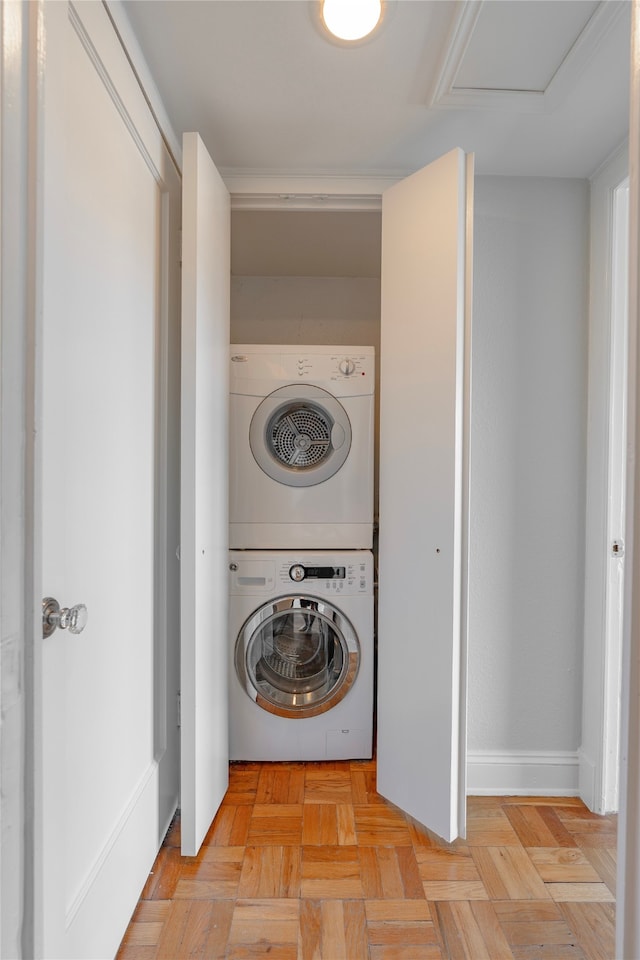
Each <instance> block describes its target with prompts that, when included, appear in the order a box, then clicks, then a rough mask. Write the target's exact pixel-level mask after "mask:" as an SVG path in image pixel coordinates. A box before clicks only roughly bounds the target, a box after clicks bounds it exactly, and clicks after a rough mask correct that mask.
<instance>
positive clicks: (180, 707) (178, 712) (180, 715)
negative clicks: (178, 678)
mask: <svg viewBox="0 0 640 960" xmlns="http://www.w3.org/2000/svg"><path fill="white" fill-rule="evenodd" d="M181 711H182V704H181V703H180V691H179V690H178V693H177V694H176V713H177V718H178V722H177V726H178V727H180V726H181V724H182V713H181Z"/></svg>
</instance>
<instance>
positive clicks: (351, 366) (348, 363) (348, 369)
mask: <svg viewBox="0 0 640 960" xmlns="http://www.w3.org/2000/svg"><path fill="white" fill-rule="evenodd" d="M338 369H339V370H340V373H344V375H345V377H350V376H351V374H352V373H355V369H356V365H355V363H354V362H353V360H350V359H349V357H345V359H344V360H341V361H340V363H339V364H338Z"/></svg>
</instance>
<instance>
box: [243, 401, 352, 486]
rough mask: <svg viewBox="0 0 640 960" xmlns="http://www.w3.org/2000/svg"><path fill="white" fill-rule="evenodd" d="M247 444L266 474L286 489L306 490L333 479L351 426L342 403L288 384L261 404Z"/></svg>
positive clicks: (347, 446) (345, 453) (345, 451)
mask: <svg viewBox="0 0 640 960" xmlns="http://www.w3.org/2000/svg"><path fill="white" fill-rule="evenodd" d="M249 444H250V446H251V452H252V453H253V456H254V458H255V461H256V463H257V464H258V466H259V467H260V468H261V470H263V471H264V472H265V473H266V474H267V476H269V477H271V478H272V479H273V480H277V481H278V483H284V484H286V485H287V486H290V487H311V486H314V485H315V484H317V483H322V482H323V481H324V480H328V479H329V478H330V477H332V476H334V474H336V473H337V472H338V470H339V469H340V467H341V466H342V464H343V463H344V462H345V460H346V459H347V457H348V455H349V450H350V448H351V424H350V422H349V417H348V416H347V413H346V410H345V409H344V407H343V406H342V404H341V403H340V402H339V401H338V400H337V399H336V398H335V397H333V396H332V395H331V394H330V393H328V392H327V391H326V390H323V389H322V388H321V387H316V386H313V385H311V384H305V385H303V384H295V383H294V384H290V385H287V386H285V387H280V388H279V389H278V390H274V391H273V393H270V394H269V396H268V397H265V399H264V400H263V401H262V403H261V404H260V406H259V407H258V409H257V410H256V412H255V413H254V415H253V418H252V420H251V426H250V428H249Z"/></svg>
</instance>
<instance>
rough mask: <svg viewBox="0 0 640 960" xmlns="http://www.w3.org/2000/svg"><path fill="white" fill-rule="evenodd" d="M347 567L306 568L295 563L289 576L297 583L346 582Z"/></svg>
mask: <svg viewBox="0 0 640 960" xmlns="http://www.w3.org/2000/svg"><path fill="white" fill-rule="evenodd" d="M346 569H347V568H346V567H304V566H303V565H302V564H301V563H294V564H293V566H292V567H291V569H290V570H289V576H290V577H291V579H292V580H295V582H296V583H301V582H302V581H303V580H344V579H345V578H346V575H347V574H346Z"/></svg>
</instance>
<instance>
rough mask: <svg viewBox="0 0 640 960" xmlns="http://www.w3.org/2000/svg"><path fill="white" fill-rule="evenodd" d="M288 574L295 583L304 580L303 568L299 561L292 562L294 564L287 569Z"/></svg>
mask: <svg viewBox="0 0 640 960" xmlns="http://www.w3.org/2000/svg"><path fill="white" fill-rule="evenodd" d="M289 576H290V577H291V579H292V580H295V582H296V583H300V581H301V580H304V577H305V570H304V567H303V566H302V564H301V563H294V565H293V566H292V567H291V569H290V570H289Z"/></svg>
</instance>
